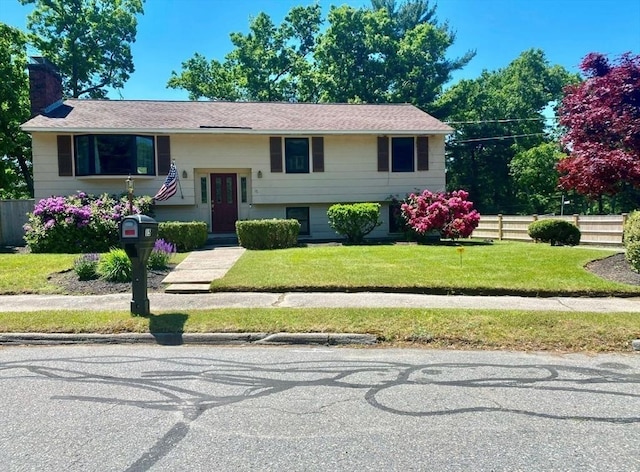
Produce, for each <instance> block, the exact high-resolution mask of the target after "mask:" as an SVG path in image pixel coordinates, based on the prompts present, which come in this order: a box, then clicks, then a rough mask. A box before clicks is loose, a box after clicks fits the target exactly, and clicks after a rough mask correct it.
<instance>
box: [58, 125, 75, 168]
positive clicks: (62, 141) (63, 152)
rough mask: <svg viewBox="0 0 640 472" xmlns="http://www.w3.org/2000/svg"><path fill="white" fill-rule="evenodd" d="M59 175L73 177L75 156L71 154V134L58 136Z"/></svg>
mask: <svg viewBox="0 0 640 472" xmlns="http://www.w3.org/2000/svg"><path fill="white" fill-rule="evenodd" d="M58 175H59V176H60V177H73V157H72V155H71V136H69V135H60V136H58Z"/></svg>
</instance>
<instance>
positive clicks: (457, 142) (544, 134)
mask: <svg viewBox="0 0 640 472" xmlns="http://www.w3.org/2000/svg"><path fill="white" fill-rule="evenodd" d="M529 136H547V133H529V134H514V135H510V136H493V137H491V138H475V139H465V140H463V141H456V140H455V139H454V141H455V144H464V143H475V142H478V141H491V140H494V139H499V140H503V139H511V138H526V137H529Z"/></svg>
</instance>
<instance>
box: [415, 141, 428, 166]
mask: <svg viewBox="0 0 640 472" xmlns="http://www.w3.org/2000/svg"><path fill="white" fill-rule="evenodd" d="M417 148H418V170H429V138H428V137H427V136H418V140H417Z"/></svg>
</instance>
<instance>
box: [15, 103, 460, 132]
mask: <svg viewBox="0 0 640 472" xmlns="http://www.w3.org/2000/svg"><path fill="white" fill-rule="evenodd" d="M23 129H24V130H25V131H53V132H65V131H66V132H89V131H94V132H95V131H112V132H113V131H116V132H174V133H175V132H209V133H230V132H241V133H258V134H261V133H274V132H275V133H296V132H297V133H300V132H310V133H313V132H318V133H336V134H338V133H376V134H380V133H403V132H406V133H408V132H413V133H437V134H443V133H450V132H451V131H452V129H451V128H450V127H449V126H447V125H446V124H444V123H442V122H441V121H439V120H437V119H435V118H434V117H432V116H431V115H429V114H427V113H424V112H423V111H421V110H420V109H418V108H416V107H414V106H413V105H408V104H400V105H395V104H392V105H387V104H385V105H360V104H310V103H272V102H209V101H207V102H194V101H189V102H179V101H135V100H78V99H70V100H65V101H64V102H63V103H62V104H60V105H59V106H57V107H56V108H54V109H53V110H51V111H50V112H49V113H47V114H46V115H38V116H36V117H34V118H32V119H31V120H29V121H27V122H26V123H25V124H24V125H23Z"/></svg>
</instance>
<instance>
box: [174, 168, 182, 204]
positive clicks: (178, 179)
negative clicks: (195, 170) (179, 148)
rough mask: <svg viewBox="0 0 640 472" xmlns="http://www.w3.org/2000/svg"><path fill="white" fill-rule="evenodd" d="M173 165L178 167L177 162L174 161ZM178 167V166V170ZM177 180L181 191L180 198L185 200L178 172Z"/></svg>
mask: <svg viewBox="0 0 640 472" xmlns="http://www.w3.org/2000/svg"><path fill="white" fill-rule="evenodd" d="M173 165H174V166H175V165H176V160H175V159H174V160H173ZM177 168H178V167H177V166H176V169H177ZM176 180H177V181H178V188H179V189H180V198H182V199H183V200H184V195H183V194H182V184H181V183H180V175H178V172H176Z"/></svg>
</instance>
